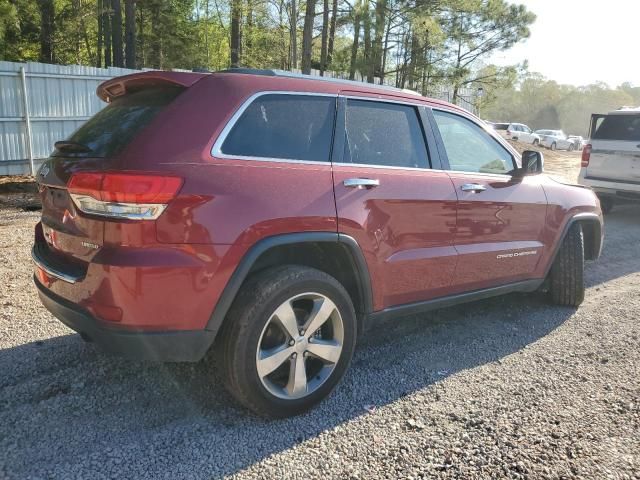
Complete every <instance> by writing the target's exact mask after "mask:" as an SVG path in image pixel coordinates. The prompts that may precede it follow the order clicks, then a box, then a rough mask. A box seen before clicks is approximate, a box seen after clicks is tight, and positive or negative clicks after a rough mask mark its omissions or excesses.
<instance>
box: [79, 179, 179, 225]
mask: <svg viewBox="0 0 640 480" xmlns="http://www.w3.org/2000/svg"><path fill="white" fill-rule="evenodd" d="M181 186H182V179H181V178H179V177H171V176H163V175H144V174H138V173H109V172H105V173H94V172H83V173H75V174H73V175H72V176H71V178H70V179H69V182H68V184H67V188H68V190H69V194H70V195H71V198H72V199H73V203H74V204H75V205H76V207H78V209H79V210H80V211H82V212H84V213H89V214H91V215H101V216H104V217H111V218H128V219H130V220H155V219H156V218H158V217H159V216H160V214H162V212H163V211H164V209H165V208H166V207H167V204H168V203H169V202H170V201H171V200H172V199H173V198H175V196H176V194H177V193H178V190H180V187H181Z"/></svg>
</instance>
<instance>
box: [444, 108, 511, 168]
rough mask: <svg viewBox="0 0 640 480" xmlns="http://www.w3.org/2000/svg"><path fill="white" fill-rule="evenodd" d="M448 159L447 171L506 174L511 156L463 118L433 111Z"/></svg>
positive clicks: (481, 130) (482, 131) (473, 124)
mask: <svg viewBox="0 0 640 480" xmlns="http://www.w3.org/2000/svg"><path fill="white" fill-rule="evenodd" d="M433 114H434V116H435V118H436V124H437V125H438V130H439V131H440V136H441V137H442V142H443V143H444V148H445V150H446V152H447V157H448V159H449V168H450V169H451V170H458V171H462V172H479V173H507V172H509V171H511V170H513V167H514V165H513V159H512V157H511V154H510V153H509V152H508V151H507V150H506V149H505V148H503V147H502V146H501V145H500V144H499V143H498V142H497V141H495V140H494V139H493V138H491V137H490V136H489V135H488V134H487V133H486V132H485V131H484V130H483V129H482V128H480V127H479V126H478V125H476V124H475V123H473V122H472V121H470V120H467V119H466V118H463V117H461V116H459V115H454V114H451V113H446V112H440V111H437V110H434V111H433Z"/></svg>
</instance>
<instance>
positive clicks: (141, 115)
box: [53, 88, 183, 157]
mask: <svg viewBox="0 0 640 480" xmlns="http://www.w3.org/2000/svg"><path fill="white" fill-rule="evenodd" d="M182 91H183V89H181V88H149V89H145V90H141V91H139V92H135V93H130V94H128V95H125V96H123V97H117V98H116V99H115V100H113V101H112V102H111V103H110V104H109V105H108V106H107V107H105V108H103V109H102V110H100V112H98V113H97V114H96V115H94V116H93V117H92V118H91V119H90V120H89V121H88V122H87V123H85V124H84V125H82V126H81V127H80V128H79V129H78V130H76V131H75V133H73V134H72V135H71V137H69V138H68V139H67V140H68V141H69V142H73V143H78V144H81V145H84V146H86V147H88V148H89V149H91V151H87V152H82V153H77V152H69V151H67V150H64V151H59V150H56V151H55V152H54V153H53V155H54V156H63V155H64V156H74V157H78V156H83V157H111V156H113V155H115V154H117V153H118V152H120V150H122V149H123V148H124V147H125V146H126V145H127V144H128V143H129V142H131V140H133V138H134V137H135V136H136V135H137V134H138V132H140V131H141V130H142V129H143V128H144V127H146V126H147V125H148V124H149V123H150V122H151V120H153V118H154V117H155V116H156V115H157V114H158V113H159V112H160V111H161V110H162V109H163V108H164V107H166V106H167V105H168V104H169V103H170V102H171V101H172V100H173V99H174V98H176V97H177V96H178V94H180V92H182Z"/></svg>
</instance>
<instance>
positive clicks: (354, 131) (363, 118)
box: [343, 100, 429, 168]
mask: <svg viewBox="0 0 640 480" xmlns="http://www.w3.org/2000/svg"><path fill="white" fill-rule="evenodd" d="M345 135H346V137H345V144H344V158H343V162H345V163H358V164H366V165H381V166H389V167H411V168H428V167H429V160H428V158H429V157H428V154H427V147H426V145H425V142H424V135H423V132H422V127H421V126H420V121H419V120H418V111H417V109H416V107H412V106H410V105H400V104H395V103H383V102H375V101H368V100H348V101H347V118H346V129H345Z"/></svg>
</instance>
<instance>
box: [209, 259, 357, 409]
mask: <svg viewBox="0 0 640 480" xmlns="http://www.w3.org/2000/svg"><path fill="white" fill-rule="evenodd" d="M356 328H357V327H356V316H355V312H354V308H353V304H352V302H351V299H350V297H349V295H348V293H347V292H346V290H345V289H344V287H343V286H342V285H341V284H340V283H339V282H338V281H337V280H336V279H334V278H333V277H331V276H329V275H327V274H326V273H324V272H321V271H319V270H315V269H312V268H307V267H299V266H286V267H279V268H275V269H269V270H267V271H265V272H262V273H260V274H258V275H257V276H255V277H253V278H252V279H250V280H249V281H248V282H247V283H246V284H245V285H244V286H243V288H242V290H241V292H240V293H239V295H238V297H237V298H236V301H235V302H234V306H233V307H232V309H231V311H230V312H229V315H228V316H227V319H226V320H225V328H224V330H223V332H222V338H221V341H222V345H220V346H219V348H218V353H219V355H218V360H219V361H218V365H219V368H221V373H222V377H223V379H224V381H225V384H226V386H227V388H228V390H229V391H230V392H231V394H232V395H233V396H234V397H235V398H236V399H237V400H238V401H239V402H240V403H242V404H243V405H244V406H246V407H247V408H249V409H250V410H252V411H254V412H255V413H257V414H259V415H263V416H267V417H276V418H278V417H288V416H293V415H297V414H300V413H302V412H304V411H306V410H308V409H309V408H311V407H312V406H314V405H315V404H316V403H318V402H320V401H321V400H323V399H324V398H325V397H327V396H328V395H329V394H330V393H331V391H332V390H333V389H334V387H335V386H336V385H337V384H338V382H339V381H340V379H341V378H342V377H343V375H344V373H345V371H346V369H347V367H348V365H349V363H350V361H351V357H352V355H353V350H354V348H355V341H356Z"/></svg>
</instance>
